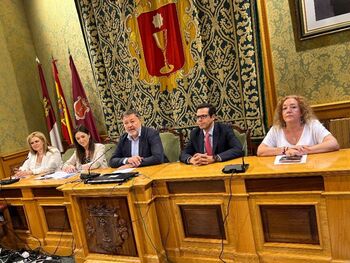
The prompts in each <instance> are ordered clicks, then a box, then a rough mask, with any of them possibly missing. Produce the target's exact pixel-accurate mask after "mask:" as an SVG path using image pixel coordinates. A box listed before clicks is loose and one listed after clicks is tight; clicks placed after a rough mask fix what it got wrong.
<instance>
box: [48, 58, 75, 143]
mask: <svg viewBox="0 0 350 263" xmlns="http://www.w3.org/2000/svg"><path fill="white" fill-rule="evenodd" d="M52 69H53V75H54V79H55V86H56V93H57V101H58V108H59V110H60V117H61V131H62V137H63V139H64V140H65V141H66V142H67V144H68V145H71V144H72V143H73V136H72V127H73V126H72V119H71V117H70V114H69V111H68V108H67V103H66V99H65V98H64V94H63V90H62V86H61V82H60V79H59V78H58V71H57V67H56V60H54V59H52Z"/></svg>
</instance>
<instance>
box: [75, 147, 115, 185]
mask: <svg viewBox="0 0 350 263" xmlns="http://www.w3.org/2000/svg"><path fill="white" fill-rule="evenodd" d="M111 149H113V146H111V147H110V148H108V149H107V150H105V151H104V152H103V153H102V154H101V155H100V156H98V157H97V158H96V159H95V160H94V161H93V162H92V163H90V165H89V168H88V172H87V173H80V179H82V180H87V179H91V178H95V177H97V176H99V175H100V173H92V172H91V167H92V165H93V164H94V163H96V161H98V160H99V159H100V158H101V157H102V156H104V155H105V154H106V153H108V152H109V151H110V150H111Z"/></svg>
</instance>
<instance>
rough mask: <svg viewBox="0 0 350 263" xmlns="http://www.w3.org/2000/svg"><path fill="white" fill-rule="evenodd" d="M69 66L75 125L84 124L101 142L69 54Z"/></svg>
mask: <svg viewBox="0 0 350 263" xmlns="http://www.w3.org/2000/svg"><path fill="white" fill-rule="evenodd" d="M69 66H70V69H71V72H72V90H73V102H74V106H73V108H74V116H75V123H76V124H77V125H84V126H85V127H86V128H88V130H89V131H90V134H91V136H92V138H93V139H94V140H95V141H96V142H101V139H100V136H99V135H98V132H97V129H96V125H95V121H94V117H93V115H92V111H91V108H90V105H89V101H88V99H87V97H86V94H85V91H84V87H83V84H82V83H81V80H80V77H79V74H78V71H77V69H76V67H75V65H74V61H73V58H72V56H71V55H69Z"/></svg>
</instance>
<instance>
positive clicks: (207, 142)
mask: <svg viewBox="0 0 350 263" xmlns="http://www.w3.org/2000/svg"><path fill="white" fill-rule="evenodd" d="M204 146H205V151H206V152H207V154H208V155H210V156H212V155H213V150H212V148H211V144H210V134H209V132H207V133H206V134H205V140H204Z"/></svg>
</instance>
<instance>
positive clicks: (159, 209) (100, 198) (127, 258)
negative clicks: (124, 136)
mask: <svg viewBox="0 0 350 263" xmlns="http://www.w3.org/2000/svg"><path fill="white" fill-rule="evenodd" d="M239 162H240V160H239V159H238V160H232V161H229V162H226V163H215V164H211V165H208V166H204V167H195V166H191V165H185V164H181V163H171V164H163V165H157V166H151V167H144V168H139V169H137V170H138V171H139V172H140V173H141V175H140V176H139V177H137V178H135V179H133V180H130V181H129V182H127V183H124V184H122V185H113V184H105V185H86V184H83V183H70V184H64V185H62V182H61V183H59V182H55V183H54V184H50V183H48V182H45V183H44V182H43V183H42V184H43V185H42V186H40V184H41V182H40V181H39V182H36V183H35V185H31V183H29V182H28V184H27V183H26V182H25V181H24V180H23V181H22V182H20V183H18V184H15V185H11V186H5V187H4V188H5V189H6V190H13V191H8V192H7V193H6V196H7V198H6V201H7V202H11V204H13V205H17V206H21V205H23V206H24V209H23V210H24V211H25V212H24V213H25V214H26V217H27V218H28V220H27V221H28V222H29V226H28V228H29V232H30V234H31V235H33V236H34V235H35V236H36V237H38V238H40V240H41V241H42V242H43V243H45V244H47V246H48V247H50V248H53V247H55V245H54V244H57V238H58V236H59V232H57V235H56V243H54V241H55V240H54V239H53V238H51V239H50V237H51V234H52V231H46V228H45V224H44V223H40V224H44V227H43V226H41V225H40V224H36V223H34V219H35V215H36V214H38V215H40V217H39V218H40V220H41V222H44V216H43V215H44V209H45V207H47V206H51V205H52V206H54V207H61V208H62V206H63V205H65V206H66V208H67V212H68V216H69V221H70V225H71V229H72V233H73V236H74V239H75V243H76V250H75V259H76V262H91V263H92V262H147V263H148V262H152V263H153V262H167V261H166V258H168V260H169V262H177V263H178V262H179V263H182V262H183V263H185V262H186V263H187V262H193V263H194V262H200V263H203V262H204V263H206V262H208V263H209V262H219V255H220V253H221V250H222V244H223V245H224V249H223V254H222V258H223V260H224V261H225V262H231V263H233V262H278V263H285V262H286V263H304V262H308V263H316V262H317V263H321V262H322V263H323V262H333V263H345V262H349V261H350V250H349V247H350V223H349V220H348V218H350V169H349V163H350V150H349V149H347V150H341V151H339V152H332V153H325V154H318V155H310V156H308V159H307V162H306V163H305V164H294V165H274V164H273V162H274V158H273V157H247V158H246V162H247V163H249V164H250V167H249V169H248V171H247V172H246V173H244V174H234V175H232V176H231V175H228V174H223V173H221V169H222V168H223V167H224V165H227V164H234V163H239ZM104 171H106V172H108V171H111V169H109V170H108V169H107V170H104ZM58 185H60V186H59V187H58V190H59V191H62V192H63V194H64V196H62V194H61V196H58V195H59V194H58V193H57V191H56V190H55V189H54V188H55V187H56V186H58ZM42 188H43V189H45V188H52V191H50V192H53V193H55V194H54V196H53V197H49V196H47V192H48V191H46V190H43V189H42ZM17 189H20V191H19V190H17ZM38 190H39V194H38V192H37V191H38ZM42 191H45V194H44V193H42ZM40 193H41V195H40ZM56 193H57V194H56ZM41 196H44V197H41ZM31 210H32V211H36V212H32V211H31ZM40 211H41V212H40ZM226 217H227V218H226ZM225 218H226V221H225ZM224 222H225V224H224ZM16 231H17V232H18V233H20V232H19V231H20V230H16ZM27 232H28V230H27ZM61 233H62V232H61ZM28 239H29V241H31V240H30V235H28ZM67 240H68V238H67ZM31 244H33V245H34V244H35V245H37V243H35V240H34V239H33V240H32V241H31ZM66 247H67V248H68V245H67V246H66Z"/></svg>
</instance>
